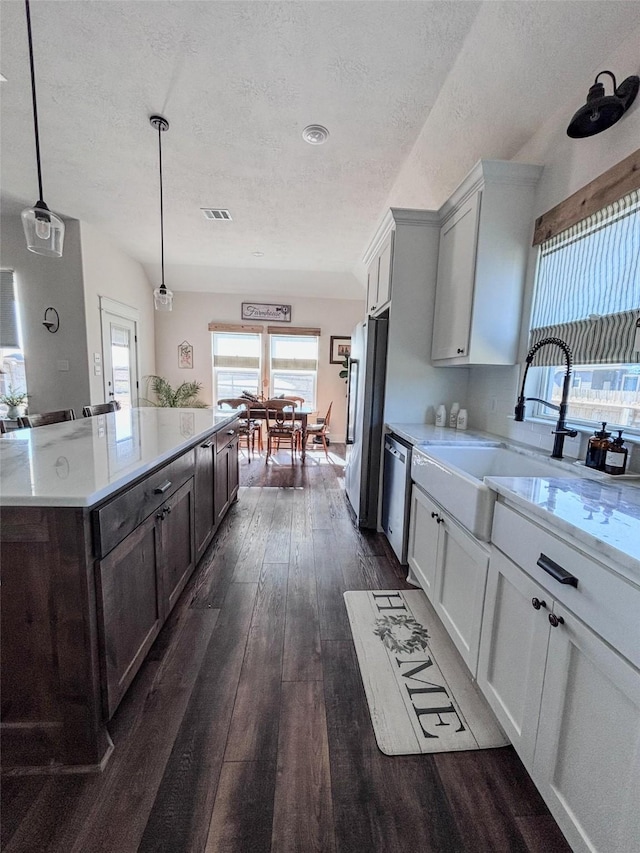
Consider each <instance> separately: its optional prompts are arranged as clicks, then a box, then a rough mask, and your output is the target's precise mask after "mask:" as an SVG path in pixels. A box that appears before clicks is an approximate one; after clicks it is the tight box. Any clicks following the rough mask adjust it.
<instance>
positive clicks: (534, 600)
mask: <svg viewBox="0 0 640 853" xmlns="http://www.w3.org/2000/svg"><path fill="white" fill-rule="evenodd" d="M531 604H533V607H534V609H535V610H540V608H541V607H544V608H545V609H546V607H547V602H546V601H540V599H539V598H536V597H535V596H534V597H533V598H532V599H531Z"/></svg>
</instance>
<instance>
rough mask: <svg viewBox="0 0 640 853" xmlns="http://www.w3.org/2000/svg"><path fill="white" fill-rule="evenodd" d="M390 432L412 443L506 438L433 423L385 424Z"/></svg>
mask: <svg viewBox="0 0 640 853" xmlns="http://www.w3.org/2000/svg"><path fill="white" fill-rule="evenodd" d="M385 426H386V428H387V430H388V431H389V432H393V433H395V435H397V436H399V437H400V438H403V439H404V440H405V441H407V442H409V444H412V445H418V446H419V445H428V444H439V445H447V444H458V445H460V444H484V445H493V444H502V443H503V442H504V439H502V438H500V437H499V436H495V435H494V436H492V435H488V434H487V433H483V432H478V431H477V430H472V429H465V430H458V429H449V428H448V427H437V426H434V425H433V424H397V423H393V424H385Z"/></svg>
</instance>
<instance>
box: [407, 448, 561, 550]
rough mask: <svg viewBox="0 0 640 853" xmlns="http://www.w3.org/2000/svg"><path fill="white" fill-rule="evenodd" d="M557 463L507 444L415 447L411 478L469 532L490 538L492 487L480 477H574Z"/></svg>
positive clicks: (484, 539)
mask: <svg viewBox="0 0 640 853" xmlns="http://www.w3.org/2000/svg"><path fill="white" fill-rule="evenodd" d="M575 476H576V474H575V472H572V471H571V470H567V469H566V468H564V467H563V466H562V463H560V464H559V463H557V462H554V461H552V460H550V459H545V458H540V457H535V458H534V457H531V456H527V455H525V454H523V453H518V452H517V451H515V450H511V449H509V448H506V447H429V448H428V449H421V448H417V447H416V448H414V450H413V454H412V459H411V479H412V480H414V482H416V483H417V484H418V485H419V486H420V487H421V488H423V489H424V490H425V491H426V492H428V493H429V494H430V495H431V497H432V498H433V499H434V500H435V501H437V502H438V503H439V504H440V505H441V506H442V507H443V508H444V509H446V510H447V512H450V513H451V515H452V516H453V517H454V518H455V519H457V520H458V521H459V522H460V523H461V524H462V525H464V527H466V528H467V530H469V531H470V532H471V533H472V534H473V535H474V536H476V537H477V538H478V539H481V540H483V541H485V542H488V541H489V539H490V537H491V524H492V522H493V505H494V503H495V498H496V495H495V492H494V491H492V490H491V489H490V488H489V487H488V486H487V485H486V484H485V483H484V477H575Z"/></svg>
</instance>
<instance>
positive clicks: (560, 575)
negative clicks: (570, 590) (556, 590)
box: [538, 554, 578, 589]
mask: <svg viewBox="0 0 640 853" xmlns="http://www.w3.org/2000/svg"><path fill="white" fill-rule="evenodd" d="M538 565H539V566H540V568H541V569H542V570H543V571H545V572H546V573H547V574H548V575H551V577H552V578H554V579H555V580H557V581H558V583H564V584H568V585H569V586H575V587H576V589H577V588H578V578H577V577H576V576H575V575H572V574H571V572H568V571H567V570H566V569H563V568H562V566H561V565H559V564H558V563H556V562H555V561H554V560H552V559H551V558H550V557H547V555H546V554H540V556H539V557H538Z"/></svg>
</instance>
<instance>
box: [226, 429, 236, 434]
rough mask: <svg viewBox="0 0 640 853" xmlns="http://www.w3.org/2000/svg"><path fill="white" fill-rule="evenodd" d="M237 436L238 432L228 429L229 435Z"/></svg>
mask: <svg viewBox="0 0 640 853" xmlns="http://www.w3.org/2000/svg"><path fill="white" fill-rule="evenodd" d="M235 434H236V431H235V430H234V429H228V430H227V435H235Z"/></svg>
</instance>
